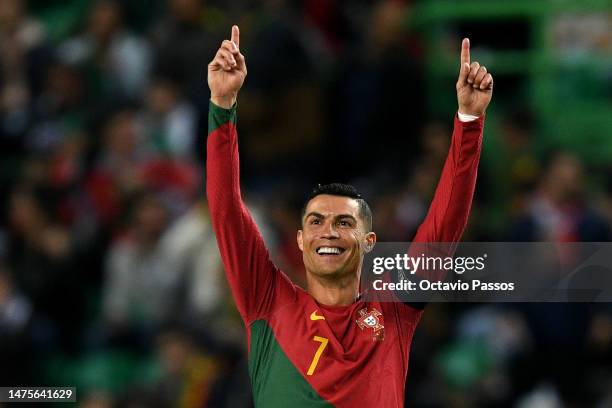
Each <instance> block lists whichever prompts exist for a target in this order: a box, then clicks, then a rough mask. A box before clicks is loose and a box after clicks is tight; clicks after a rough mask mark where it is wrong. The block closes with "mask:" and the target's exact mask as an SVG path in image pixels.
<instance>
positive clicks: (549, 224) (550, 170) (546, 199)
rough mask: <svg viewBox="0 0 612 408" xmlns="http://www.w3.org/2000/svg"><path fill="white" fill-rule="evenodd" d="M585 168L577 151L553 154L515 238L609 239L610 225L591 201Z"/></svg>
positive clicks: (572, 240)
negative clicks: (576, 154)
mask: <svg viewBox="0 0 612 408" xmlns="http://www.w3.org/2000/svg"><path fill="white" fill-rule="evenodd" d="M585 187H586V186H585V183H584V169H583V165H582V162H581V161H580V159H579V158H578V157H576V156H575V155H573V154H571V153H568V152H561V153H557V154H555V155H553V156H552V157H551V160H550V163H549V165H548V167H547V169H546V171H545V173H544V176H543V179H542V181H541V183H540V185H539V186H538V188H537V190H536V191H535V193H534V195H533V197H532V198H531V199H530V200H529V201H528V202H527V203H526V207H525V209H524V211H525V214H524V216H523V217H522V218H519V221H518V223H516V224H515V227H514V231H513V234H512V238H513V239H514V240H519V241H553V242H576V241H583V242H589V241H608V240H609V238H610V235H609V228H608V226H607V225H606V224H605V222H604V220H603V218H602V217H601V216H600V215H599V214H598V213H597V212H595V210H594V209H593V208H591V207H590V206H589V205H588V201H587V197H585V194H586V192H585Z"/></svg>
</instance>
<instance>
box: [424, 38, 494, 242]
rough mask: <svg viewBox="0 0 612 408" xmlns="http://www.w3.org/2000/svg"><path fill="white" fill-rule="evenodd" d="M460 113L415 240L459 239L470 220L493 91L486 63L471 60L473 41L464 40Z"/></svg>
mask: <svg viewBox="0 0 612 408" xmlns="http://www.w3.org/2000/svg"><path fill="white" fill-rule="evenodd" d="M456 88H457V102H458V104H459V110H458V114H457V115H456V116H455V121H454V129H453V136H452V140H451V147H450V151H449V152H448V156H447V158H446V162H445V163H444V167H443V169H442V175H441V176H440V181H439V182H438V186H437V188H436V192H435V195H434V198H433V201H432V203H431V206H430V207H429V211H428V213H427V217H426V218H425V220H424V221H423V223H422V224H421V226H420V227H419V229H418V230H417V233H416V236H415V238H414V242H458V241H459V240H460V239H461V235H462V234H463V230H464V229H465V226H466V224H467V220H468V215H469V213H470V208H471V206H472V198H473V196H474V189H475V187H476V174H477V170H478V161H479V159H480V150H481V146H482V131H483V126H484V116H485V111H486V109H487V106H488V105H489V102H491V96H492V95H493V77H492V76H491V74H490V73H488V72H487V69H486V68H485V67H484V66H481V65H480V64H479V63H478V62H476V61H474V62H472V63H470V41H469V40H468V39H467V38H466V39H464V40H463V42H462V44H461V68H460V71H459V78H458V80H457V85H456Z"/></svg>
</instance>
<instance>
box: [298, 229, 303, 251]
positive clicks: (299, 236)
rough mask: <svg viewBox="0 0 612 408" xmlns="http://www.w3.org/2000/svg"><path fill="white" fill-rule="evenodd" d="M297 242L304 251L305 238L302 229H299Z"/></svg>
mask: <svg viewBox="0 0 612 408" xmlns="http://www.w3.org/2000/svg"><path fill="white" fill-rule="evenodd" d="M297 244H298V247H299V248H300V251H302V252H304V238H303V237H302V230H298V232H297Z"/></svg>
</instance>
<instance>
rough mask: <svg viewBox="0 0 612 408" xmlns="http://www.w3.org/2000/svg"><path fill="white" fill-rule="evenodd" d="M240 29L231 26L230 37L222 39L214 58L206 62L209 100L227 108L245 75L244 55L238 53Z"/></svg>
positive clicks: (233, 100)
mask: <svg viewBox="0 0 612 408" xmlns="http://www.w3.org/2000/svg"><path fill="white" fill-rule="evenodd" d="M239 47H240V31H239V29H238V26H236V25H235V26H232V39H231V40H224V41H223V42H222V43H221V47H220V48H219V51H217V54H216V55H215V58H213V60H212V61H211V63H210V64H208V87H209V88H210V99H211V101H212V102H213V103H214V104H215V105H217V106H220V107H222V108H226V109H229V108H231V107H232V106H233V105H234V103H235V102H236V97H237V96H238V91H239V90H240V88H241V87H242V84H243V83H244V79H245V78H246V75H247V69H246V62H245V60H244V55H242V54H241V53H240V48H239Z"/></svg>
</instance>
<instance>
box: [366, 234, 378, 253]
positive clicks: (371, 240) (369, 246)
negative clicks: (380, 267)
mask: <svg viewBox="0 0 612 408" xmlns="http://www.w3.org/2000/svg"><path fill="white" fill-rule="evenodd" d="M374 245H376V233H375V232H368V233H367V234H365V237H364V250H365V252H366V253H367V252H370V251H372V250H373V249H374Z"/></svg>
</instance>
